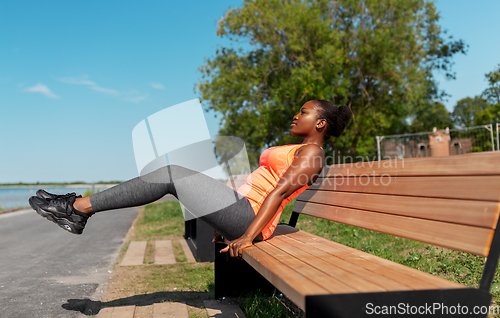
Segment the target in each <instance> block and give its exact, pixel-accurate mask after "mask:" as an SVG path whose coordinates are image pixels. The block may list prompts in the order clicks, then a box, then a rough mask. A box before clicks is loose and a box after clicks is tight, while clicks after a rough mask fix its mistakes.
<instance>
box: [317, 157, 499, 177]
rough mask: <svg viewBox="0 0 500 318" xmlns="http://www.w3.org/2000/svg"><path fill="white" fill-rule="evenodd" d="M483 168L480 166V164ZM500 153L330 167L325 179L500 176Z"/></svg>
mask: <svg viewBox="0 0 500 318" xmlns="http://www.w3.org/2000/svg"><path fill="white" fill-rule="evenodd" d="M479 161H480V162H481V164H477V162H479ZM499 162H500V153H499V152H481V153H473V154H465V155H460V156H449V157H430V158H411V159H398V160H382V161H371V162H359V163H352V164H337V165H332V166H326V167H325V169H324V170H323V175H328V176H333V175H334V174H341V175H347V174H348V173H355V174H357V175H360V174H368V175H373V174H374V175H384V174H388V175H391V176H457V175H462V176H479V175H500V165H499V164H498V163H499Z"/></svg>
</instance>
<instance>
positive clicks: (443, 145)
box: [375, 123, 500, 160]
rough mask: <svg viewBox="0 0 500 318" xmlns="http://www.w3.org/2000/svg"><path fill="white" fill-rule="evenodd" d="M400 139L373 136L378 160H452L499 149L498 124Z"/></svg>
mask: <svg viewBox="0 0 500 318" xmlns="http://www.w3.org/2000/svg"><path fill="white" fill-rule="evenodd" d="M495 126H496V127H495V128H496V138H495V134H494V127H493V124H489V125H483V126H475V127H467V128H463V129H446V130H436V129H434V131H431V132H422V133H414V134H404V135H390V136H376V137H375V138H376V141H377V156H378V160H385V159H403V158H418V157H435V156H454V155H461V154H465V153H470V152H481V151H495V139H496V144H497V146H496V150H497V151H498V150H500V147H499V129H500V123H497V124H496V125H495Z"/></svg>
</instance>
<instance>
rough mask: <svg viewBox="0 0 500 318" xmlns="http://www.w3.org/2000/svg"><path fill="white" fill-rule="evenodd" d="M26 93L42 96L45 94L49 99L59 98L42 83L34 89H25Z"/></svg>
mask: <svg viewBox="0 0 500 318" xmlns="http://www.w3.org/2000/svg"><path fill="white" fill-rule="evenodd" d="M25 91H26V92H30V93H40V94H43V95H45V96H47V97H49V98H54V99H58V98H59V96H57V95H56V94H54V93H52V91H51V90H50V89H49V88H48V87H47V86H45V85H43V84H41V83H38V84H36V85H35V86H33V87H30V88H27V89H25Z"/></svg>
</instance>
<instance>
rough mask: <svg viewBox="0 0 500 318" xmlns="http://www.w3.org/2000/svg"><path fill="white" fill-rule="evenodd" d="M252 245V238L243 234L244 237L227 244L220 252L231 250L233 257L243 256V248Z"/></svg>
mask: <svg viewBox="0 0 500 318" xmlns="http://www.w3.org/2000/svg"><path fill="white" fill-rule="evenodd" d="M252 245H253V240H252V238H251V237H248V236H246V235H243V236H242V237H240V238H237V239H235V240H233V241H231V243H229V245H228V246H226V247H225V248H223V249H221V250H220V252H221V253H222V252H227V251H229V254H230V255H231V257H238V258H241V257H242V256H243V249H244V248H245V247H249V246H252Z"/></svg>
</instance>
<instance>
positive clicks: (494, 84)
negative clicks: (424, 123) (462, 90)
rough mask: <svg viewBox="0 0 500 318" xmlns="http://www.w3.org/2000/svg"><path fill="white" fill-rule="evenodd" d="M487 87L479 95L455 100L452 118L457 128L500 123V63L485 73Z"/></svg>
mask: <svg viewBox="0 0 500 318" xmlns="http://www.w3.org/2000/svg"><path fill="white" fill-rule="evenodd" d="M485 77H486V80H487V81H488V87H487V88H486V89H485V90H484V91H483V92H482V94H481V95H480V96H474V98H471V97H466V98H463V99H461V100H459V101H458V102H457V104H456V105H455V108H454V109H453V113H452V119H453V122H454V123H455V125H456V126H457V127H458V128H464V127H471V126H479V125H485V124H494V123H500V64H499V65H498V66H497V68H496V69H495V70H493V71H491V72H489V73H487V74H485Z"/></svg>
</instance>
